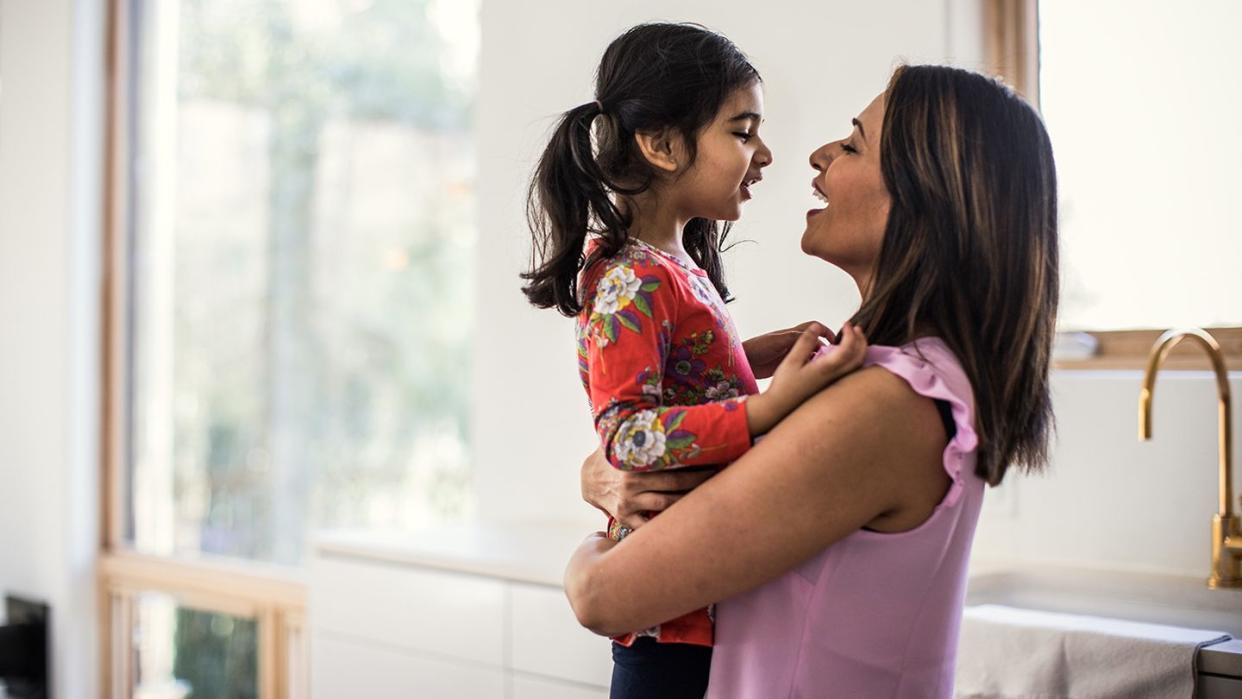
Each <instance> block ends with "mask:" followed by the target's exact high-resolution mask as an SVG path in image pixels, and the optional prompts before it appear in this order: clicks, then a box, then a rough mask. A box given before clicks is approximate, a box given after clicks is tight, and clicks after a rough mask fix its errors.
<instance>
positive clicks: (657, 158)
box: [634, 129, 681, 172]
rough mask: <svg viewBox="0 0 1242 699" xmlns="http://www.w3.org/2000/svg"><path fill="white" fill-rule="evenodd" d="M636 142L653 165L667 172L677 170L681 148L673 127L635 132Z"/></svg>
mask: <svg viewBox="0 0 1242 699" xmlns="http://www.w3.org/2000/svg"><path fill="white" fill-rule="evenodd" d="M634 142H635V143H637V144H638V150H639V152H640V153H642V154H643V158H644V159H646V161H647V162H648V163H650V164H651V166H652V167H654V168H656V169H657V170H663V171H665V172H677V168H678V167H679V163H678V162H677V161H678V156H680V155H681V148H679V147H678V146H679V145H680V144H679V143H678V142H677V138H676V136H675V134H674V133H673V130H672V129H660V130H659V131H638V132H635V133H634Z"/></svg>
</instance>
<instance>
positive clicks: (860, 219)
mask: <svg viewBox="0 0 1242 699" xmlns="http://www.w3.org/2000/svg"><path fill="white" fill-rule="evenodd" d="M883 124H884V95H883V94H880V95H879V96H878V97H876V98H875V99H874V100H872V101H871V104H869V105H867V108H866V109H864V110H863V112H862V114H859V115H858V118H856V119H854V129H853V131H851V132H850V135H849V136H848V137H847V138H844V139H841V140H839V141H833V142H832V143H828V144H825V145H823V146H820V147H819V149H817V150H816V151H815V152H814V153H812V154H811V167H812V168H814V169H815V170H816V171H817V173H818V174H817V175H816V176H815V179H814V180H812V181H811V185H812V187H813V188H814V190H815V196H816V198H817V199H819V200H820V201H823V202H825V204H826V205H825V206H824V207H823V208H822V209H812V210H810V211H808V212H807V214H806V231H805V232H803V234H802V251H803V252H805V253H806V254H808V255H814V256H816V257H819V258H821V259H823V260H826V261H828V262H830V263H832V264H834V265H836V266H837V267H840V268H841V269H843V270H845V271H846V272H847V273H849V275H850V276H852V277H854V281H855V282H857V283H858V286H859V289H862V290H865V289H866V288H867V283H868V282H869V281H870V275H871V270H872V269H873V267H874V264H875V261H876V259H877V258H878V257H879V255H880V244H881V243H882V242H883V240H884V228H885V225H886V224H887V223H888V212H889V208H890V206H891V204H892V199H891V197H890V196H889V193H888V189H887V188H886V187H885V186H884V176H883V174H882V173H881V171H880V129H881V128H882V127H883Z"/></svg>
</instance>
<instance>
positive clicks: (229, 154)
mask: <svg viewBox="0 0 1242 699" xmlns="http://www.w3.org/2000/svg"><path fill="white" fill-rule="evenodd" d="M477 13H478V7H477V1H470V0H466V1H463V0H299V1H298V2H268V3H255V2H251V1H249V0H172V1H168V2H155V1H154V0H115V1H114V4H113V16H112V30H111V40H110V50H111V54H112V66H113V72H112V75H111V89H110V102H111V105H110V112H111V120H112V124H111V128H110V144H109V160H110V165H109V193H108V197H107V200H108V205H109V219H110V226H109V243H108V250H109V263H110V266H109V270H108V272H109V275H110V279H111V282H110V285H109V293H108V298H107V300H106V301H105V305H106V309H105V318H106V322H107V325H108V345H107V347H106V354H107V357H106V361H107V363H108V367H109V371H108V408H107V418H106V422H107V425H108V429H107V432H108V435H107V440H108V443H107V444H106V448H105V451H106V453H107V454H108V464H107V469H106V470H107V475H108V482H109V484H110V488H109V496H108V502H107V507H106V508H105V509H106V511H107V513H108V518H109V521H108V525H107V529H108V532H109V537H108V539H109V542H108V547H109V551H110V555H109V556H108V557H107V558H106V560H107V565H106V566H105V576H104V577H105V580H104V584H105V586H106V587H107V589H108V592H109V595H110V597H111V599H112V600H113V603H112V604H110V605H107V609H108V612H109V615H110V618H109V619H108V620H107V623H108V624H109V626H108V627H106V628H110V629H111V630H112V632H113V633H116V630H117V628H118V627H119V628H121V629H122V633H121V635H120V637H121V638H127V637H128V636H127V635H126V633H125V632H124V631H123V630H124V629H125V628H131V629H132V628H139V627H140V628H146V629H151V631H150V632H149V633H147V634H146V635H145V636H144V637H143V644H144V645H143V646H142V648H141V650H142V655H143V658H144V659H140V660H139V661H138V664H135V663H134V662H133V660H134V659H133V658H132V657H131V654H130V652H128V651H126V650H124V649H123V648H114V652H113V653H112V656H111V658H110V661H109V662H110V666H109V668H108V670H109V671H112V673H113V687H114V689H115V690H116V691H118V692H120V693H122V694H125V695H127V696H128V692H130V691H134V692H137V693H139V694H140V695H141V694H142V693H143V692H147V693H151V695H152V696H155V695H159V696H164V694H163V693H162V692H174V694H175V693H176V692H179V691H181V690H184V691H185V692H186V693H185V694H184V696H190V697H192V696H195V695H196V694H197V695H199V696H210V695H213V694H215V690H213V689H210V688H206V687H203V686H197V687H196V686H195V680H194V679H193V668H194V667H196V666H195V665H194V663H191V662H188V661H186V658H189V657H199V658H201V659H202V662H209V661H210V662H215V663H229V667H231V668H233V669H234V670H235V671H236V672H231V673H230V674H231V675H238V677H237V681H238V682H239V683H240V684H238V685H237V687H233V688H230V689H229V690H228V691H227V692H226V694H228V695H229V696H240V695H241V694H237V693H236V692H241V693H242V694H245V693H247V692H249V690H246V689H243V687H252V688H253V689H254V693H255V695H257V696H263V697H271V696H287V695H290V694H291V693H293V692H294V689H293V688H295V687H296V686H298V681H299V680H298V678H296V677H291V676H290V672H291V668H290V665H291V664H293V665H296V664H297V663H298V662H300V661H299V659H298V658H297V657H296V655H297V651H298V648H299V647H300V646H299V645H298V644H297V643H296V642H295V641H296V639H297V637H298V634H299V623H300V614H301V611H302V610H301V606H302V603H303V602H302V599H301V597H300V594H302V593H301V589H300V585H299V584H298V582H297V567H298V566H299V565H300V563H301V562H302V560H303V559H304V556H305V553H306V546H307V535H308V533H310V532H312V531H313V530H315V529H319V528H326V527H340V526H350V527H372V526H382V527H385V528H390V529H391V528H411V527H415V526H418V525H420V524H423V523H426V522H430V521H436V520H442V519H446V518H455V517H461V516H465V515H468V514H469V513H470V511H471V507H472V503H471V501H470V498H469V492H470V491H469V488H468V485H469V478H470V472H471V471H470V458H469V448H468V437H469V431H468V428H469V426H468V423H467V415H468V397H469V390H470V377H469V375H468V364H467V363H465V362H462V361H460V358H461V357H462V356H465V355H467V353H468V352H467V350H468V348H467V345H466V342H467V337H468V334H469V332H470V329H471V324H472V308H473V299H472V288H473V275H472V267H473V264H472V259H473V252H474V240H475V223H474V201H475V200H474V177H475V169H474V168H475V165H474V163H475V154H474V150H473V149H474V139H473V135H472V118H473V106H474V98H475V73H476V62H477V53H478V18H477ZM242 561H249V563H242ZM179 566H180V567H179ZM186 566H198V567H197V568H187V567H186ZM190 570H193V571H194V572H195V574H196V575H198V576H199V578H202V577H203V576H207V577H212V576H215V577H214V578H212V579H213V580H215V581H216V582H217V583H218V585H219V586H222V588H221V587H217V590H216V592H217V593H218V594H212V591H211V590H210V589H197V588H198V587H201V586H197V584H196V583H194V582H193V578H190V577H186V574H187V571H190ZM217 574H218V575H217ZM242 580H246V581H248V582H245V583H239V582H238V581H242ZM291 639H292V640H291ZM279 649H285V650H288V651H290V652H289V653H283V652H282V651H280V650H279ZM213 654H214V655H213ZM217 656H219V657H217ZM243 656H244V657H243ZM127 659H128V660H127ZM200 674H201V673H200ZM277 675H278V676H277ZM201 681H202V680H199V683H200V685H201ZM118 683H119V684H118ZM234 690H236V692H235V691H234ZM177 695H178V696H182V695H181V694H177Z"/></svg>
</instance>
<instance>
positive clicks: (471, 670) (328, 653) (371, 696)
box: [311, 631, 505, 699]
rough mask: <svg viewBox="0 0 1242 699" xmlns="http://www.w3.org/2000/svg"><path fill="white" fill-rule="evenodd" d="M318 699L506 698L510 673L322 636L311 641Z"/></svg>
mask: <svg viewBox="0 0 1242 699" xmlns="http://www.w3.org/2000/svg"><path fill="white" fill-rule="evenodd" d="M311 696H313V697H315V699H358V697H366V698H367V699H409V697H437V698H439V697H444V698H445V699H449V698H455V697H461V699H488V698H489V697H495V698H496V699H501V698H502V697H504V696H505V676H504V671H503V670H500V669H499V668H486V667H480V666H478V665H475V664H472V663H467V662H463V661H455V660H441V659H437V658H428V657H424V656H421V655H419V654H418V653H414V652H402V651H399V650H396V649H393V648H390V647H382V646H373V645H369V644H367V643H365V642H362V641H354V640H352V639H346V638H338V637H335V636H333V635H332V634H331V633H330V632H326V631H325V632H320V633H317V634H315V635H313V636H312V638H311Z"/></svg>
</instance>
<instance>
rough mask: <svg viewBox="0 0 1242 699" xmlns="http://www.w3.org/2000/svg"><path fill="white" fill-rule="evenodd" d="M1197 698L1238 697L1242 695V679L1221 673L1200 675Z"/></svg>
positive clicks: (1196, 691) (1230, 698)
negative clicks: (1224, 675)
mask: <svg viewBox="0 0 1242 699" xmlns="http://www.w3.org/2000/svg"><path fill="white" fill-rule="evenodd" d="M1195 697H1196V699H1236V698H1237V697H1242V679H1237V678H1234V677H1222V676H1220V675H1202V674H1201V675H1199V686H1198V687H1197V688H1196V689H1195Z"/></svg>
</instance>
